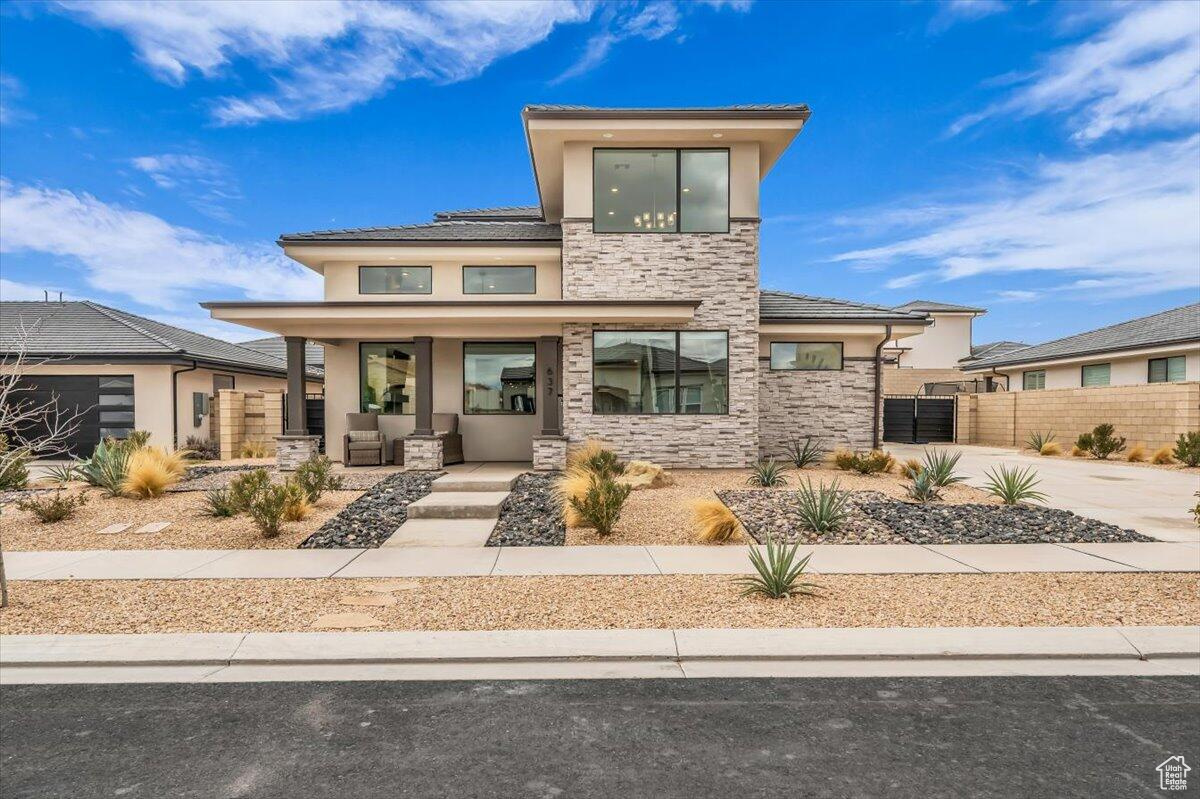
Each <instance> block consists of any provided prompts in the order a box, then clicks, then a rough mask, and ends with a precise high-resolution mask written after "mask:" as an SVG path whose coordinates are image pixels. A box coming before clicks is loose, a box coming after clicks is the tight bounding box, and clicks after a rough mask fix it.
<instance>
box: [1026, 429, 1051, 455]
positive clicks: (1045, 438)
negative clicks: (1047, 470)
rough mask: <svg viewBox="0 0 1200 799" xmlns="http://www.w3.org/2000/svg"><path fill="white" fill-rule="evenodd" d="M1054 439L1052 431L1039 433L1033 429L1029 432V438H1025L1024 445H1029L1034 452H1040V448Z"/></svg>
mask: <svg viewBox="0 0 1200 799" xmlns="http://www.w3.org/2000/svg"><path fill="white" fill-rule="evenodd" d="M1053 440H1054V433H1053V432H1047V433H1041V432H1038V431H1036V430H1035V431H1033V432H1031V433H1030V434H1029V438H1027V439H1025V446H1027V447H1029V448H1030V449H1031V450H1033V451H1034V452H1041V451H1042V449H1043V448H1044V447H1045V446H1046V445H1047V444H1049V443H1050V442H1051V441H1053Z"/></svg>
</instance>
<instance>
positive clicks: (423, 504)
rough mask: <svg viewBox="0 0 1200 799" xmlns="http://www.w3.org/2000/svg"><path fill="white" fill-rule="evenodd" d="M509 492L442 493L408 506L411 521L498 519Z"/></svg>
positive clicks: (426, 497) (427, 496)
mask: <svg viewBox="0 0 1200 799" xmlns="http://www.w3.org/2000/svg"><path fill="white" fill-rule="evenodd" d="M507 496H508V492H507V491H442V492H439V493H436V494H427V495H425V496H423V497H421V498H420V499H418V500H417V501H416V502H414V503H412V504H411V505H409V506H408V518H410V519H497V518H499V517H500V505H501V503H503V502H504V498H505V497H507Z"/></svg>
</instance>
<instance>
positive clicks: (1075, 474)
mask: <svg viewBox="0 0 1200 799" xmlns="http://www.w3.org/2000/svg"><path fill="white" fill-rule="evenodd" d="M928 446H929V447H930V448H933V447H937V448H941V449H952V450H958V451H960V452H962V459H961V460H960V461H959V462H958V467H959V471H960V472H961V473H963V474H965V475H967V476H968V480H967V483H968V484H970V485H974V486H982V485H983V484H984V474H985V473H986V472H987V471H988V470H989V469H991V468H993V467H994V466H996V465H998V464H1005V465H1008V466H1019V467H1021V468H1025V467H1028V466H1032V467H1033V468H1034V469H1036V470H1037V474H1038V477H1039V478H1040V479H1041V481H1042V482H1041V484H1040V485H1039V486H1038V490H1039V491H1042V492H1044V493H1045V494H1047V499H1046V504H1047V505H1049V506H1050V507H1052V508H1062V509H1063V510H1069V511H1073V512H1074V513H1077V514H1079V515H1080V516H1088V517H1090V518H1093V519H1099V520H1100V521H1103V522H1108V523H1110V524H1115V525H1117V526H1118V527H1124V528H1128V529H1132V530H1137V531H1138V532H1139V533H1142V534H1143V535H1148V536H1151V537H1153V538H1157V539H1159V540H1161V541H1187V542H1200V527H1197V526H1196V524H1195V522H1193V521H1192V515H1191V513H1190V512H1189V510H1188V509H1189V508H1191V507H1192V506H1193V505H1194V504H1195V503H1196V497H1194V496H1193V494H1194V493H1195V492H1196V491H1197V490H1200V474H1197V473H1195V472H1190V473H1188V472H1176V471H1168V470H1166V469H1154V468H1150V467H1147V466H1131V465H1129V464H1126V463H1121V462H1119V461H1114V462H1109V463H1101V462H1099V461H1095V460H1086V459H1083V458H1072V457H1052V458H1049V457H1048V458H1043V457H1041V456H1039V455H1033V454H1030V453H1025V452H1016V451H1014V450H1011V449H1004V448H1001V447H981V446H966V445H959V444H931V445H928ZM884 447H885V449H887V450H888V452H890V453H892V455H894V456H896V458H897V459H899V460H904V459H907V458H920V457H921V453H922V451H923V450H924V449H926V447H924V446H921V445H914V444H885V445H884Z"/></svg>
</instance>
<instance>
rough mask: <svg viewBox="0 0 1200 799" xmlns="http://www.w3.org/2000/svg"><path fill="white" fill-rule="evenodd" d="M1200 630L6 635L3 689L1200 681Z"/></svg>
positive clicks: (0, 669) (0, 657) (0, 653)
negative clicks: (774, 679)
mask: <svg viewBox="0 0 1200 799" xmlns="http://www.w3.org/2000/svg"><path fill="white" fill-rule="evenodd" d="M1198 658H1200V627H929V628H904V627H891V628H861V629H853V628H849V629H846V628H813V629H797V628H787V629H679V630H671V629H640V630H509V631H449V632H417V631H405V632H367V633H314V632H303V633H190V634H180V633H170V634H153V635H8V636H0V683H2V684H15V683H63V682H163V681H170V682H202V681H203V682H242V681H268V680H321V679H326V680H329V679H336V680H375V679H440V680H446V679H481V678H520V679H545V678H565V677H571V678H576V677H593V678H605V677H630V676H633V677H730V676H749V677H767V676H839V677H840V676H847V673H848V672H851V673H858V674H873V675H884V674H891V675H914V674H940V675H966V674H979V673H988V674H1159V675H1163V674H1175V675H1178V674H1200V661H1198Z"/></svg>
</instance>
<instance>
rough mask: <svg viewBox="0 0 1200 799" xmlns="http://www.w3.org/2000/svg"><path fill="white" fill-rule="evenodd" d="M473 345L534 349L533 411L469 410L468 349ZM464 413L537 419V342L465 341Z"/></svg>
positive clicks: (526, 340) (505, 339) (463, 359)
mask: <svg viewBox="0 0 1200 799" xmlns="http://www.w3.org/2000/svg"><path fill="white" fill-rule="evenodd" d="M472 344H528V345H529V346H530V347H532V348H533V410H532V411H530V412H528V413H526V412H525V411H507V410H499V411H489V412H487V413H478V412H474V411H469V410H467V347H469V346H471V345H472ZM461 375H462V412H463V416H482V417H488V416H532V417H534V418H537V415H538V402H539V401H540V399H539V397H538V390H537V386H538V379H537V378H538V362H537V342H536V341H530V340H529V339H524V338H504V339H490V340H488V339H484V340H478V339H477V340H464V341H463V342H462V369H461Z"/></svg>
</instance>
